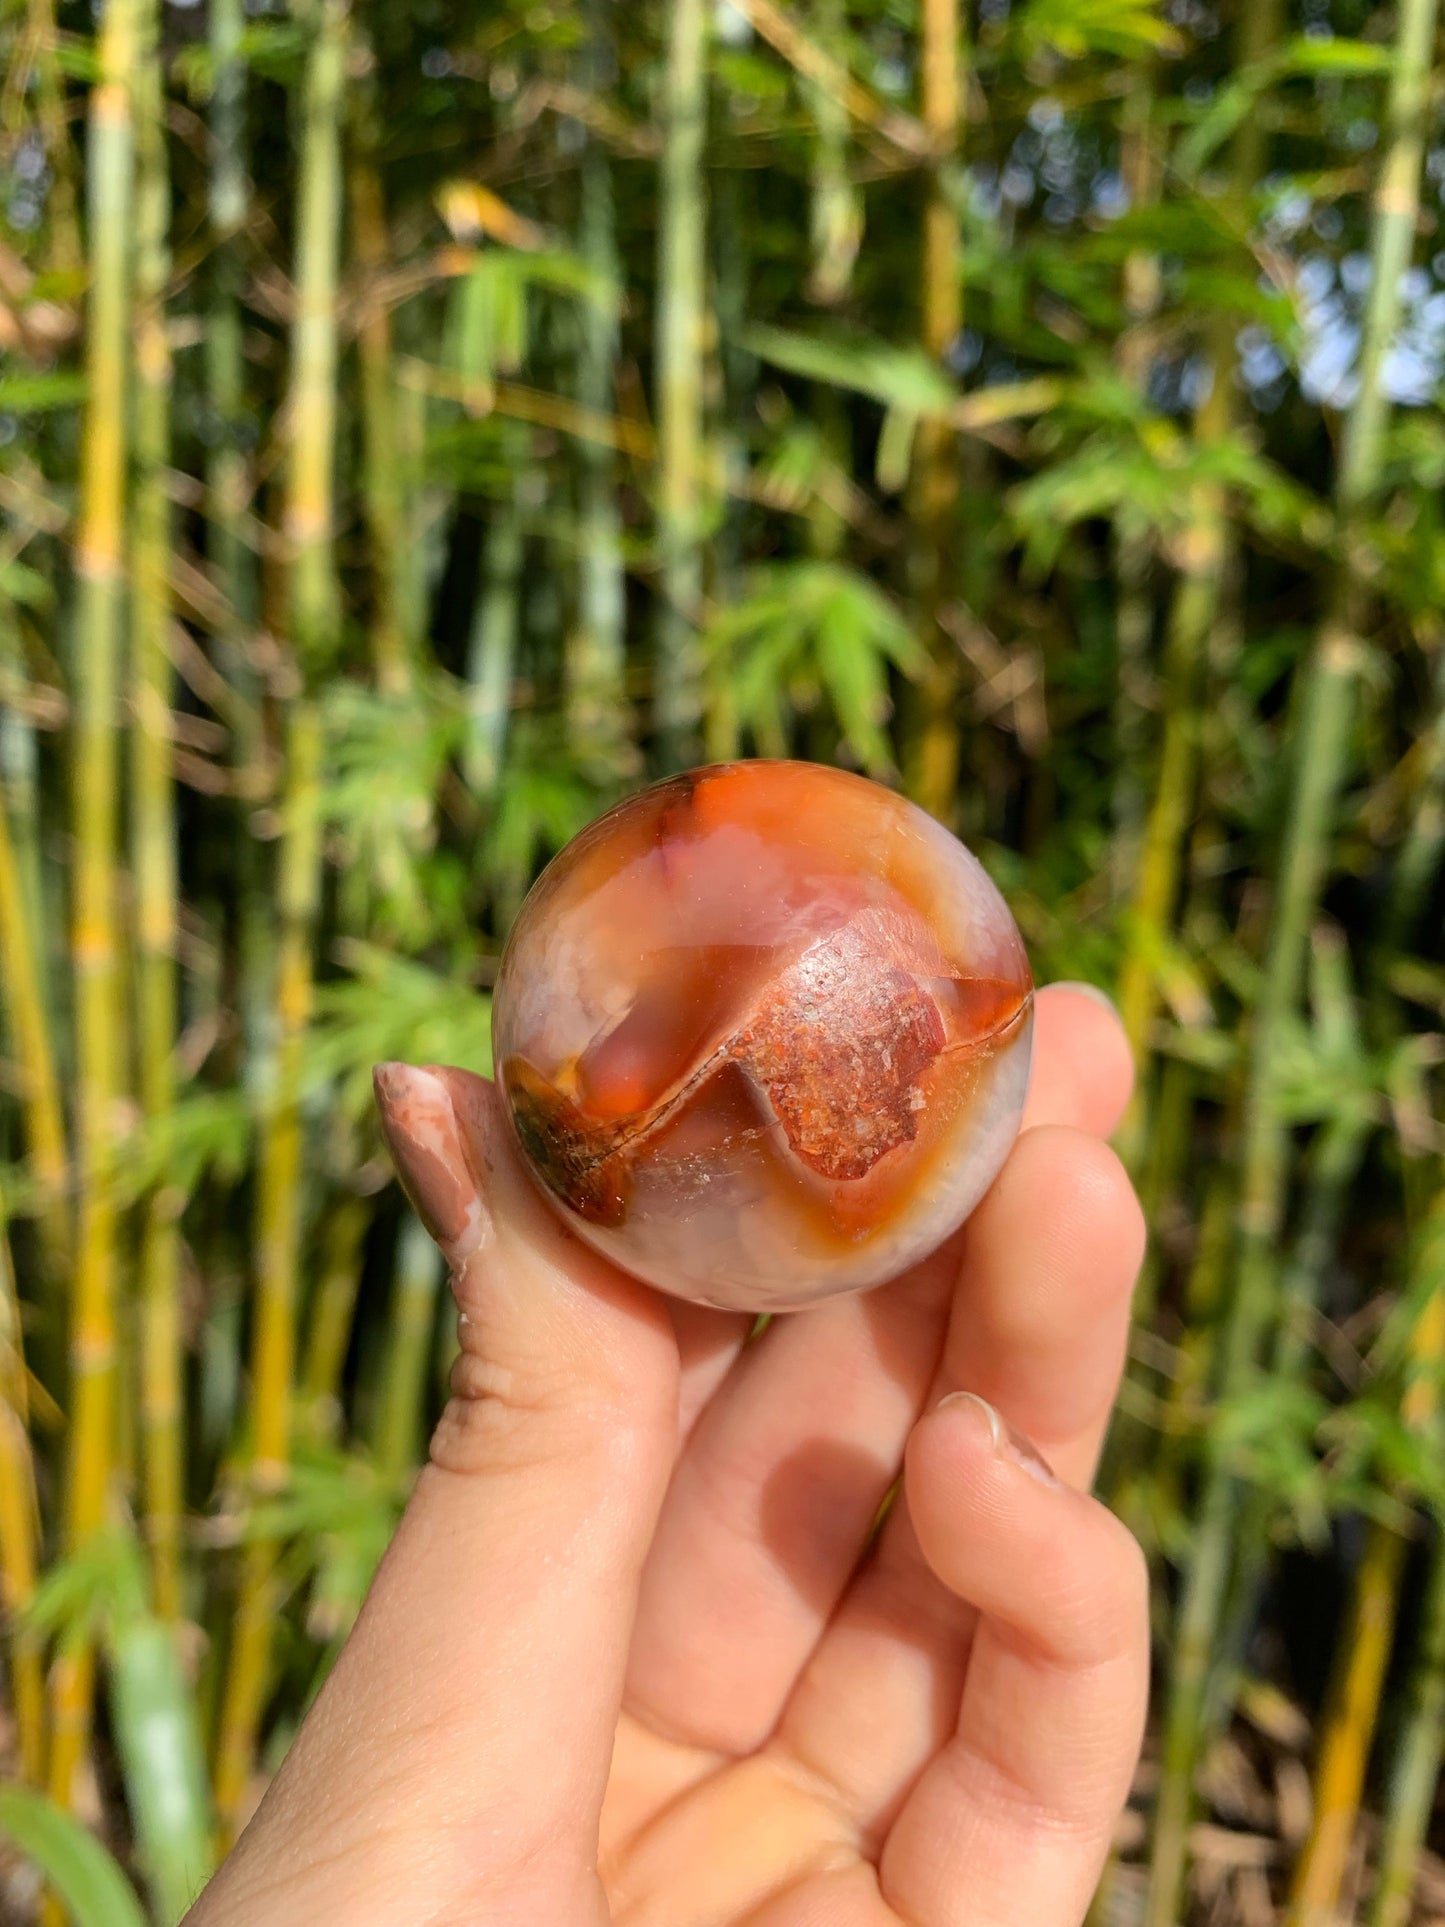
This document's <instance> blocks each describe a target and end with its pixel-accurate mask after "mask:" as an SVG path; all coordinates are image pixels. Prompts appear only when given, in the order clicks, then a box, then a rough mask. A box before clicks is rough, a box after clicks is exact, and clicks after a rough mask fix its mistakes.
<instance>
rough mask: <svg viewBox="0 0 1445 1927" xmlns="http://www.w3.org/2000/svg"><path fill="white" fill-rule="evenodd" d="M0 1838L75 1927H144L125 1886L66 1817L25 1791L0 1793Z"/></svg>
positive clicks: (101, 1850) (99, 1848)
mask: <svg viewBox="0 0 1445 1927" xmlns="http://www.w3.org/2000/svg"><path fill="white" fill-rule="evenodd" d="M0 1832H3V1833H5V1834H7V1835H8V1836H9V1838H10V1839H11V1841H13V1843H14V1844H15V1846H16V1847H17V1848H18V1849H19V1851H20V1852H21V1853H22V1854H24V1856H25V1858H26V1859H27V1860H29V1861H31V1862H33V1864H34V1865H35V1866H36V1867H38V1868H39V1869H40V1871H41V1873H42V1874H43V1875H44V1876H45V1879H46V1882H47V1883H48V1884H49V1885H50V1886H51V1887H52V1888H53V1889H54V1890H55V1892H56V1893H57V1894H59V1896H60V1898H61V1900H62V1902H63V1903H64V1905H65V1906H66V1908H67V1909H68V1910H69V1913H70V1917H71V1919H72V1920H73V1921H74V1923H75V1927H148V1923H147V1921H146V1917H145V1914H144V1912H143V1910H142V1908H141V1904H140V1902H139V1901H138V1900H137V1899H136V1896H135V1891H134V1889H133V1888H132V1887H131V1884H130V1882H129V1881H128V1880H127V1879H126V1877H125V1875H124V1874H123V1873H122V1872H121V1870H120V1868H119V1866H118V1865H117V1864H116V1862H115V1861H114V1860H113V1859H112V1858H111V1856H110V1854H108V1853H107V1852H106V1850H105V1848H104V1847H103V1846H102V1845H101V1844H100V1842H99V1841H98V1840H97V1839H96V1838H95V1836H94V1834H92V1833H89V1832H87V1830H86V1829H85V1828H84V1827H83V1826H82V1825H81V1824H80V1822H79V1821H78V1820H76V1819H73V1818H72V1817H71V1815H70V1814H68V1813H64V1812H62V1811H61V1809H60V1808H59V1807H57V1806H55V1805H53V1804H52V1803H51V1802H50V1801H49V1800H47V1799H45V1798H44V1797H43V1796H42V1795H41V1794H38V1793H32V1792H30V1791H29V1790H28V1789H27V1788H25V1787H18V1786H8V1787H0Z"/></svg>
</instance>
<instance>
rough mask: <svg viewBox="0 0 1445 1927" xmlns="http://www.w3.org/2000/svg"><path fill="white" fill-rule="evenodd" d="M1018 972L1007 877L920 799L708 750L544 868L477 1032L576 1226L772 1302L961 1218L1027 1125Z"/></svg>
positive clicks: (694, 1281)
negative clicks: (999, 878) (722, 757)
mask: <svg viewBox="0 0 1445 1927" xmlns="http://www.w3.org/2000/svg"><path fill="white" fill-rule="evenodd" d="M1032 997H1033V987H1032V979H1031V977H1030V974H1029V966H1028V960H1027V958H1026V957H1025V955H1024V948H1023V943H1022V940H1021V939H1020V937H1019V933H1018V929H1017V927H1016V925H1015V924H1014V920H1013V918H1012V917H1011V916H1010V915H1009V912H1008V910H1007V908H1006V906H1005V904H1004V901H1003V899H1002V897H1001V896H1000V895H999V893H998V891H997V890H996V889H995V888H994V886H993V884H992V883H991V882H990V881H989V879H988V877H987V875H986V874H985V873H984V871H983V869H982V868H981V866H980V865H979V863H978V862H977V861H976V859H975V858H974V857H972V856H971V855H970V854H969V852H968V851H967V850H966V849H965V848H964V847H963V845H962V844H961V843H959V842H958V841H957V840H956V839H955V838H954V837H952V836H950V835H949V834H948V832H947V831H946V830H944V829H942V828H941V827H940V826H939V825H938V824H937V823H936V822H935V821H934V820H933V819H932V818H931V817H929V816H927V815H925V814H924V812H923V811H922V810H919V809H917V808H915V807H914V805H913V804H911V803H908V802H906V801H905V800H904V799H903V798H902V797H899V796H896V795H894V794H893V792H892V791H891V790H887V789H884V788H882V787H881V786H880V785H879V784H876V783H870V782H868V781H866V780H865V779H864V778H862V777H859V776H851V775H848V774H847V773H845V772H843V771H841V770H835V769H827V768H823V767H821V766H819V765H816V764H812V763H789V762H747V763H724V764H719V765H717V766H715V767H713V768H708V769H699V770H693V771H691V772H690V773H689V774H687V775H685V776H676V777H671V778H669V779H668V780H667V781H666V782H662V783H658V784H656V785H654V786H653V787H652V788H651V789H647V790H643V791H641V792H640V793H639V794H638V795H636V796H632V797H629V798H628V799H627V800H626V801H625V802H623V803H620V804H618V805H617V807H616V808H615V809H613V810H610V811H609V812H608V813H607V814H606V815H605V816H603V817H601V818H599V819H598V821H597V822H595V823H593V824H591V825H590V826H589V827H588V828H587V829H585V830H583V831H582V833H581V834H580V835H579V836H577V837H576V838H574V840H573V841H572V842H571V843H569V844H568V846H567V848H566V849H565V850H563V851H562V853H561V855H560V856H558V857H557V858H556V860H555V861H554V862H553V863H552V864H550V865H549V867H548V868H547V869H546V870H545V871H544V873H543V874H542V876H541V877H540V878H539V880H538V882H537V884H536V886H535V888H534V889H533V890H532V892H531V894H530V896H529V897H528V898H527V901H526V903H525V904H524V905H523V906H522V911H521V914H520V915H519V917H518V918H517V921H516V924H515V926H514V927H513V930H512V934H511V938H510V940H509V941H508V944H507V947H506V951H505V953H504V955H503V958H502V964H501V971H500V975H499V978H498V982H497V990H496V1000H495V1004H494V1007H493V1016H492V1040H493V1050H494V1057H495V1064H496V1072H497V1077H498V1080H499V1082H500V1085H501V1088H502V1090H503V1092H504V1094H505V1097H506V1100H507V1104H506V1108H507V1111H508V1114H509V1116H510V1117H511V1120H512V1124H513V1126H514V1128H515V1131H516V1135H517V1140H518V1142H519V1144H520V1145H521V1148H522V1152H523V1155H524V1157H525V1159H526V1162H527V1164H528V1166H529V1168H530V1169H531V1171H532V1173H533V1174H534V1176H535V1177H536V1179H537V1181H538V1183H539V1184H540V1186H541V1187H542V1189H543V1191H544V1192H545V1194H546V1196H547V1197H548V1198H549V1199H550V1200H551V1201H552V1202H553V1204H554V1205H555V1206H556V1208H557V1210H558V1211H560V1212H561V1213H562V1215H563V1217H564V1218H565V1219H566V1221H567V1222H568V1224H569V1225H571V1226H572V1228H573V1229H574V1230H575V1231H576V1232H577V1233H578V1235H579V1236H581V1237H582V1238H585V1239H586V1240H587V1242H588V1243H589V1244H592V1245H594V1246H595V1247H596V1248H597V1250H599V1251H600V1252H603V1253H604V1254H605V1255H606V1256H607V1257H608V1258H610V1259H612V1260H613V1261H614V1262H615V1263H616V1264H618V1265H620V1266H622V1267H623V1269H624V1270H626V1271H629V1272H631V1273H633V1274H634V1275H635V1276H636V1277H638V1278H642V1279H645V1280H646V1281H647V1282H648V1283H649V1284H652V1285H656V1286H658V1287H660V1288H661V1289H662V1290H664V1291H668V1292H672V1293H674V1294H675V1295H676V1296H678V1297H681V1298H688V1299H692V1300H694V1301H696V1302H698V1303H701V1304H708V1305H718V1306H726V1307H730V1308H734V1309H738V1310H744V1311H754V1312H760V1311H783V1310H792V1309H796V1308H797V1307H799V1306H802V1305H807V1304H811V1303H813V1302H814V1301H815V1300H818V1299H822V1298H827V1297H830V1296H832V1295H834V1294H835V1293H839V1292H847V1291H862V1290H866V1289H867V1288H868V1287H869V1286H872V1285H877V1284H881V1283H882V1282H883V1281H884V1280H885V1279H888V1278H892V1277H894V1276H896V1275H897V1274H898V1273H899V1272H901V1271H903V1270H904V1269H906V1267H907V1266H909V1265H911V1264H913V1263H915V1262H916V1261H917V1260H918V1259H920V1258H922V1257H924V1256H925V1255H926V1254H927V1253H928V1252H929V1251H931V1250H932V1249H933V1248H934V1247H935V1246H936V1245H938V1244H939V1243H940V1242H941V1241H942V1240H943V1239H944V1238H946V1237H948V1236H949V1234H950V1233H951V1232H953V1231H954V1230H955V1229H956V1228H957V1227H958V1225H959V1224H961V1223H962V1221H963V1219H964V1218H965V1217H966V1216H967V1215H968V1213H969V1212H970V1211H971V1210H972V1209H973V1207H974V1205H975V1204H976V1203H977V1202H978V1200H979V1198H980V1197H981V1196H982V1194H983V1192H984V1191H985V1189H986V1188H987V1186H988V1185H989V1184H990V1182H991V1181H992V1179H993V1177H994V1175H995V1174H996V1172H997V1171H998V1169H999V1166H1000V1165H1001V1164H1002V1163H1003V1160H1004V1157H1005V1156H1006V1154H1007V1152H1008V1149H1009V1146H1010V1144H1011V1143H1012V1142H1013V1139H1014V1136H1015V1134H1016V1133H1017V1131H1018V1126H1019V1118H1020V1115H1021V1113H1022V1110H1023V1101H1024V1091H1025V1086H1026V1084H1027V1081H1028V1065H1029V1043H1030V1033H1031V1029H1032V1007H1033V1006H1032Z"/></svg>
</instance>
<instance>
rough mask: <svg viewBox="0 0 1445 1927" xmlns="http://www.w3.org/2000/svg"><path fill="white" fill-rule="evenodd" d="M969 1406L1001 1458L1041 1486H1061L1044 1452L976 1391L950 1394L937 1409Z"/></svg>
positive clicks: (943, 1409) (942, 1399) (940, 1401)
mask: <svg viewBox="0 0 1445 1927" xmlns="http://www.w3.org/2000/svg"><path fill="white" fill-rule="evenodd" d="M965 1405H966V1406H969V1407H970V1408H971V1409H972V1410H974V1411H976V1412H977V1413H978V1415H979V1417H980V1418H981V1419H982V1420H983V1422H984V1424H985V1425H987V1427H988V1435H989V1440H990V1442H991V1443H992V1445H993V1449H994V1452H995V1453H996V1454H997V1456H998V1457H999V1458H1001V1459H1011V1460H1012V1461H1013V1463H1014V1464H1015V1465H1016V1466H1017V1467H1018V1468H1019V1470H1020V1471H1021V1472H1027V1473H1028V1475H1029V1477H1030V1478H1031V1479H1037V1480H1038V1482H1039V1484H1040V1485H1060V1484H1062V1480H1061V1479H1060V1478H1059V1477H1058V1474H1057V1473H1056V1472H1055V1471H1054V1468H1053V1467H1052V1466H1051V1465H1050V1464H1049V1462H1048V1460H1047V1459H1046V1458H1045V1457H1044V1455H1043V1453H1042V1452H1041V1451H1040V1450H1039V1448H1038V1447H1037V1446H1036V1445H1035V1444H1034V1442H1033V1440H1032V1439H1031V1438H1029V1437H1028V1436H1027V1435H1026V1434H1025V1433H1023V1432H1020V1431H1019V1429H1018V1428H1017V1426H1014V1425H1010V1424H1009V1422H1008V1420H1007V1419H1006V1418H1004V1417H1003V1416H1002V1414H1001V1413H999V1412H997V1411H995V1410H994V1408H993V1406H992V1405H990V1404H989V1402H988V1400H987V1399H986V1398H980V1397H979V1395H978V1393H977V1392H950V1393H949V1394H948V1397H947V1398H941V1399H940V1400H939V1401H938V1404H937V1406H936V1407H935V1410H937V1411H940V1412H942V1411H945V1410H947V1409H948V1408H950V1407H957V1406H965Z"/></svg>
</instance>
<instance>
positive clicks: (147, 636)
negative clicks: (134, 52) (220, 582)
mask: <svg viewBox="0 0 1445 1927" xmlns="http://www.w3.org/2000/svg"><path fill="white" fill-rule="evenodd" d="M159 29H160V21H159V17H158V13H157V10H156V5H155V0H148V4H145V5H144V6H143V9H142V17H141V24H140V52H139V58H138V61H137V85H136V192H135V225H136V256H135V354H136V397H135V414H134V422H135V481H134V492H133V498H132V499H133V504H134V513H133V527H132V532H131V557H132V561H131V678H132V681H131V689H132V699H131V707H132V715H133V728H132V732H131V797H132V801H131V837H132V850H133V854H132V871H133V875H134V887H135V900H136V924H137V930H136V937H137V946H136V947H137V961H136V972H137V980H138V983H137V988H138V993H139V995H138V1013H137V1019H138V1021H137V1050H138V1055H139V1061H140V1098H141V1108H142V1110H143V1112H144V1114H145V1115H146V1117H147V1118H149V1119H151V1120H157V1119H160V1118H163V1117H165V1116H166V1114H167V1113H168V1112H169V1110H170V1108H171V1106H172V1104H173V1103H174V1101H175V1069H174V1048H175V1032H176V981H175V949H176V928H177V915H178V913H177V890H176V830H175V819H174V783H173V776H172V770H171V665H170V654H169V647H168V633H167V632H168V628H169V624H170V619H171V612H170V595H169V574H170V539H171V528H170V520H171V518H170V503H169V500H168V498H167V493H166V468H167V464H168V462H169V459H170V385H171V355H170V343H169V339H168V336H167V323H166V311H165V292H166V282H167V279H168V277H169V274H170V249H169V230H170V178H169V171H168V169H167V165H166V151H165V127H164V123H163V120H162V113H163V107H164V96H163V90H162V79H161V70H160V51H159V47H158V45H157V39H158V35H159ZM180 1205H181V1199H180V1196H179V1195H178V1193H177V1192H176V1191H175V1190H174V1188H173V1187H172V1186H170V1185H167V1184H165V1183H162V1184H160V1185H159V1186H158V1187H157V1188H156V1190H155V1191H154V1192H152V1194H151V1196H150V1197H149V1198H148V1199H147V1200H146V1205H145V1222H144V1227H143V1231H142V1236H141V1255H140V1330H139V1336H140V1343H141V1389H140V1421H141V1434H142V1464H143V1470H144V1493H145V1521H146V1537H147V1542H148V1550H149V1554H150V1563H151V1579H152V1585H153V1589H154V1595H155V1605H156V1610H157V1612H158V1613H159V1614H160V1616H161V1618H162V1619H176V1618H177V1617H179V1614H180V1610H181V1545H180V1535H181V1514H182V1507H183V1497H182V1495H183V1488H184V1475H183V1471H182V1452H183V1445H182V1438H181V1319H180V1277H179V1271H180V1227H179V1222H178V1219H179V1211H180Z"/></svg>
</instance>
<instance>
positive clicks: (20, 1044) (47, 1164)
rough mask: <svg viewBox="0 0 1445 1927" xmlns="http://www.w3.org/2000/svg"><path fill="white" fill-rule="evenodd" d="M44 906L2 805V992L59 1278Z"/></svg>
mask: <svg viewBox="0 0 1445 1927" xmlns="http://www.w3.org/2000/svg"><path fill="white" fill-rule="evenodd" d="M38 909H39V905H38V903H37V902H36V900H35V897H34V895H33V893H32V892H31V891H29V890H27V889H26V888H25V883H24V878H23V877H22V874H21V866H20V863H19V861H18V859H17V853H16V850H15V846H14V843H13V841H12V839H11V834H10V813H9V810H8V809H7V808H6V807H5V805H4V803H3V801H0V989H3V990H4V993H5V1015H6V1026H7V1029H8V1032H9V1038H10V1046H11V1049H12V1050H13V1051H14V1053H15V1059H16V1062H17V1064H18V1066H19V1070H20V1078H21V1100H22V1106H23V1113H24V1118H25V1136H26V1149H27V1151H28V1153H29V1157H30V1167H31V1169H32V1171H33V1172H34V1174H35V1178H36V1181H37V1183H38V1184H39V1186H40V1189H41V1192H42V1195H43V1197H44V1199H45V1205H44V1209H43V1211H42V1213H41V1219H40V1230H41V1235H42V1237H43V1238H44V1241H45V1250H46V1256H47V1259H48V1260H49V1263H50V1265H51V1268H52V1270H53V1273H54V1276H55V1277H56V1278H57V1279H60V1278H63V1277H65V1276H66V1274H67V1273H68V1271H69V1269H70V1257H71V1238H70V1227H69V1225H68V1223H67V1221H66V1213H67V1205H66V1192H67V1189H68V1185H69V1174H70V1160H69V1156H68V1154H67V1151H66V1145H65V1120H64V1116H63V1113H62V1110H61V1103H60V1078H59V1073H58V1071H57V1069H56V1064H55V1053H54V1050H53V1048H52V1045H51V1040H50V1019H49V1013H48V1012H47V1010H46V1006H45V997H44V993H43V991H42V988H41V979H40V931H39V928H38V924H37V921H36V915H35V913H36V911H37V910H38Z"/></svg>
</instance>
